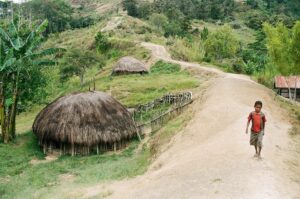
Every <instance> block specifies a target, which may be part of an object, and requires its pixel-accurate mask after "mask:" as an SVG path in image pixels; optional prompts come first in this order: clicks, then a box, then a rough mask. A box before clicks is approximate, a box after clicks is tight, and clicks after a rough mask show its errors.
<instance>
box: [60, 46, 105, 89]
mask: <svg viewBox="0 0 300 199" xmlns="http://www.w3.org/2000/svg"><path fill="white" fill-rule="evenodd" d="M97 63H98V68H99V69H101V68H102V67H103V66H104V65H105V63H103V59H100V58H99V56H98V55H95V54H93V53H92V52H87V51H84V50H82V49H71V50H69V51H68V52H67V53H65V55H64V58H63V60H62V63H61V64H60V65H61V68H60V75H61V80H62V81H66V80H68V79H69V78H70V77H72V76H73V75H76V76H78V77H79V78H80V85H81V86H83V84H84V75H85V72H86V70H87V68H89V67H92V66H93V65H95V64H97Z"/></svg>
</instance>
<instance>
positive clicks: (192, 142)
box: [87, 43, 300, 199]
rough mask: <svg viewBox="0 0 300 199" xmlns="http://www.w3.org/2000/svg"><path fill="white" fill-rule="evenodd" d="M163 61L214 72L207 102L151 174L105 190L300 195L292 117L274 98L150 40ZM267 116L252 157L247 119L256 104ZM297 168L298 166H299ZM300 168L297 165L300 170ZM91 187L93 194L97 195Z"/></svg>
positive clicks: (150, 194) (126, 196)
mask: <svg viewBox="0 0 300 199" xmlns="http://www.w3.org/2000/svg"><path fill="white" fill-rule="evenodd" d="M143 45H144V46H145V47H146V48H148V49H150V50H152V52H153V56H154V57H155V58H156V59H163V60H166V61H171V62H175V63H180V64H181V65H182V66H183V67H194V68H197V69H198V70H205V71H209V72H214V73H216V74H217V77H216V78H214V79H212V80H211V82H210V84H209V87H208V89H207V92H206V93H205V96H204V99H202V100H201V101H200V100H198V101H196V102H195V103H193V105H192V106H193V107H192V109H193V110H194V111H195V113H194V118H193V119H192V120H191V121H190V122H189V125H188V126H187V127H186V128H185V129H184V130H183V131H182V132H180V133H178V134H177V135H176V136H175V137H174V138H173V140H172V145H171V147H170V148H169V149H168V150H167V151H165V152H164V153H162V154H161V155H160V156H159V157H158V158H157V160H155V161H154V162H153V164H152V165H151V167H150V169H149V171H148V172H147V173H146V174H144V175H142V176H138V177H137V178H134V179H129V180H125V181H121V182H115V183H112V184H110V185H108V186H106V187H105V190H102V191H110V192H111V193H112V195H111V196H110V197H108V198H115V199H121V198H122V199H177V198H178V199H185V198H186V199H201V198H222V199H226V198H230V199H235V198H245V199H247V198H249V199H254V198H255V199H268V198H270V199H276V198H278V199H279V198H280V199H285V198H287V199H289V198H300V184H299V182H300V179H299V176H297V175H295V173H294V172H293V170H292V169H291V167H290V165H289V164H290V160H291V159H295V158H298V160H299V159H300V158H299V157H293V156H294V155H295V154H293V153H292V152H291V145H290V138H289V136H288V129H289V128H290V124H289V122H288V121H287V120H286V119H284V118H286V113H285V112H284V111H283V110H281V109H280V108H279V106H278V104H276V103H275V102H274V100H273V98H274V95H273V93H272V92H271V91H270V90H269V89H267V88H265V87H263V86H261V85H259V84H257V83H255V82H253V81H251V80H250V79H249V77H247V76H243V75H235V74H227V73H223V72H221V71H219V70H217V69H212V68H205V67H202V66H200V65H198V64H191V63H185V62H179V61H175V60H172V59H171V57H170V55H169V54H168V52H167V51H166V50H165V49H164V47H162V46H158V45H154V44H149V43H143ZM258 99H259V100H262V101H263V103H264V107H263V112H264V113H265V115H266V117H267V124H266V131H265V136H264V148H263V151H262V156H263V159H262V160H257V159H255V158H254V157H253V155H254V149H253V148H251V147H250V146H249V135H246V134H245V125H246V118H247V115H248V114H249V112H250V111H252V110H253V108H252V105H253V103H254V101H255V100H258ZM294 164H296V167H297V166H299V161H298V162H294ZM297 164H298V165H297ZM99 191H101V188H100V187H92V188H91V189H90V192H88V195H87V197H90V196H93V194H95V195H97V193H99Z"/></svg>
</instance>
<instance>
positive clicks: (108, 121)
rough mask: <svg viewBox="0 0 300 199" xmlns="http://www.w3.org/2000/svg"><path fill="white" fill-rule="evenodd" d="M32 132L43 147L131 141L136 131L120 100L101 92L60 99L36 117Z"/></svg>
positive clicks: (73, 95)
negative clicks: (44, 144)
mask: <svg viewBox="0 0 300 199" xmlns="http://www.w3.org/2000/svg"><path fill="white" fill-rule="evenodd" d="M33 132H34V133H35V134H36V136H37V137H38V139H39V141H40V143H41V144H43V143H47V142H48V143H49V142H54V143H56V144H57V143H65V144H72V145H79V146H81V145H84V146H96V145H99V144H100V143H107V144H111V143H116V142H120V141H122V140H125V139H129V138H131V137H132V136H133V135H134V134H135V133H136V128H135V124H134V122H133V120H132V117H131V115H130V113H129V112H128V111H127V110H126V108H125V107H123V106H122V105H121V104H120V103H119V102H118V101H117V100H115V99H114V98H112V97H111V96H109V95H107V94H105V93H102V92H85V93H74V94H71V95H68V96H64V97H61V98H58V99H57V100H55V101H54V102H52V103H51V104H49V105H48V106H46V107H45V108H44V109H43V110H42V111H41V112H40V113H39V114H38V115H37V117H36V119H35V121H34V124H33ZM46 145H47V144H46Z"/></svg>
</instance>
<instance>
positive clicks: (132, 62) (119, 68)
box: [113, 57, 148, 74]
mask: <svg viewBox="0 0 300 199" xmlns="http://www.w3.org/2000/svg"><path fill="white" fill-rule="evenodd" d="M126 73H140V74H143V73H148V69H147V68H146V66H145V64H144V63H143V62H141V61H139V60H137V59H135V58H133V57H123V58H121V59H120V60H119V61H118V62H117V64H116V65H115V67H114V69H113V74H126Z"/></svg>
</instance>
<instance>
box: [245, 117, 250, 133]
mask: <svg viewBox="0 0 300 199" xmlns="http://www.w3.org/2000/svg"><path fill="white" fill-rule="evenodd" d="M249 124H250V120H248V122H247V127H246V134H248V128H249Z"/></svg>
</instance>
